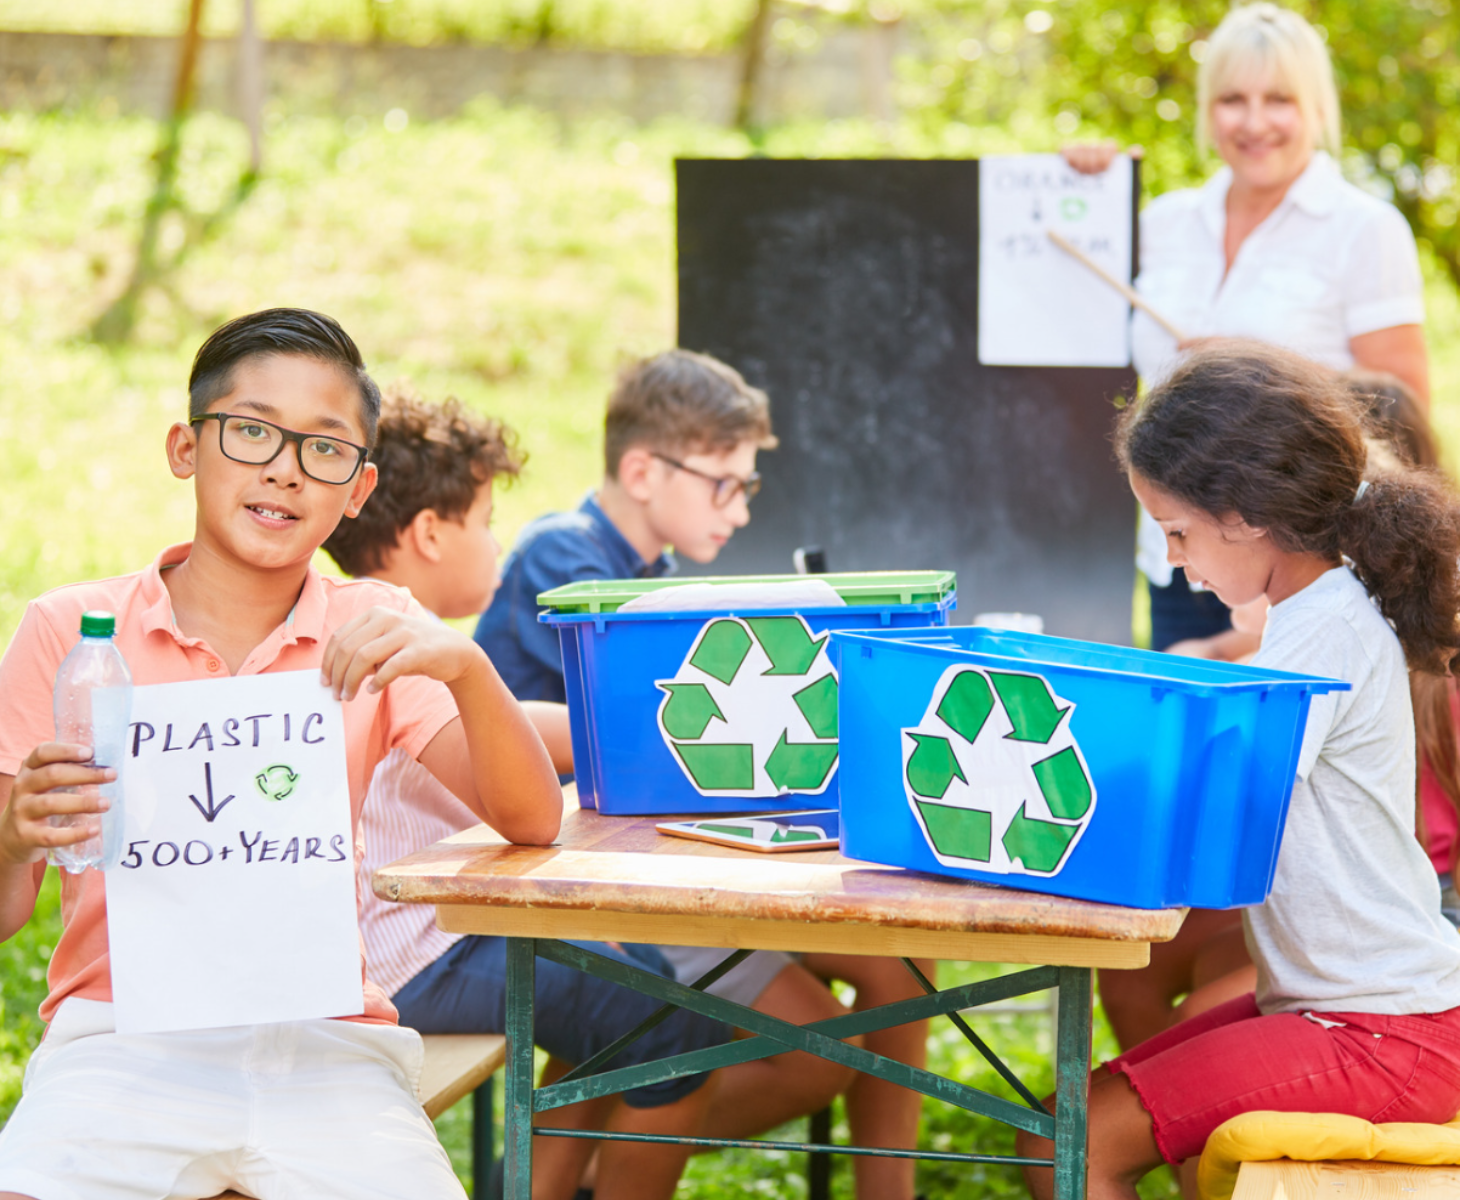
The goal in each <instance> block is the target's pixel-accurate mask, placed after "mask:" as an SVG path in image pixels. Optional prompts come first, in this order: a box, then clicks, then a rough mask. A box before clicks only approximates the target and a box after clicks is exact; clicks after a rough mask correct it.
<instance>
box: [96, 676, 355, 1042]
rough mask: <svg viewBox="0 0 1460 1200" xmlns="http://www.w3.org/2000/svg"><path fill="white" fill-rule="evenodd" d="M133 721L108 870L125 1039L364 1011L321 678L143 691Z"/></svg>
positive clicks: (350, 875) (346, 830) (344, 816)
mask: <svg viewBox="0 0 1460 1200" xmlns="http://www.w3.org/2000/svg"><path fill="white" fill-rule="evenodd" d="M132 722H133V724H132V731H131V737H130V739H129V741H128V745H127V757H126V760H125V765H124V767H123V773H122V784H123V788H124V793H125V797H126V800H125V832H124V835H123V836H124V846H123V855H122V861H121V864H120V865H119V866H116V867H113V868H111V869H110V870H108V871H107V872H106V893H107V926H108V933H109V937H110V946H111V972H112V995H113V1000H114V1002H115V1017H116V1025H117V1030H118V1032H120V1033H157V1032H166V1031H172V1030H183V1029H211V1028H220V1027H224V1026H233V1025H252V1024H263V1023H268V1022H275V1021H294V1020H307V1019H311V1018H318V1017H336V1016H349V1015H353V1014H355V1013H359V1012H360V1011H361V1009H362V1006H363V995H362V991H361V985H360V934H359V925H358V922H357V917H356V909H355V858H354V840H353V838H352V836H351V828H350V791H349V780H348V777H347V768H346V759H345V741H344V720H343V717H342V710H341V706H340V703H339V702H338V701H337V700H335V699H334V698H333V697H332V696H331V695H330V693H329V691H328V690H327V689H326V688H323V687H321V686H320V684H319V675H318V673H317V672H314V671H291V672H283V673H280V674H266V675H249V676H242V677H238V678H233V679H222V680H200V681H195V682H187V683H169V684H154V685H150V686H145V687H138V688H137V689H136V690H135V694H134V697H133V706H132ZM210 812H211V814H212V815H211V817H210V816H209V814H210Z"/></svg>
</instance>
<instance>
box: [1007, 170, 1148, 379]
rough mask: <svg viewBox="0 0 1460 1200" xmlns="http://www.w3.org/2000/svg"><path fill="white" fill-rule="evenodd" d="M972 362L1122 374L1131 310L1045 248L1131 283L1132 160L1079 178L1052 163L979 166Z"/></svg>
mask: <svg viewBox="0 0 1460 1200" xmlns="http://www.w3.org/2000/svg"><path fill="white" fill-rule="evenodd" d="M978 170H979V185H978V186H979V217H978V219H979V242H978V359H979V362H981V363H985V364H987V365H989V366H1024V367H1040V366H1049V367H1124V366H1128V365H1129V364H1130V334H1129V317H1130V305H1129V304H1127V303H1126V301H1125V299H1124V298H1123V297H1122V296H1121V295H1120V293H1119V292H1117V291H1116V290H1115V289H1114V288H1112V287H1111V286H1110V285H1109V284H1108V283H1106V282H1104V281H1103V280H1101V279H1100V278H1099V277H1098V276H1097V275H1095V273H1094V272H1092V271H1091V270H1090V269H1089V268H1088V267H1086V266H1084V265H1083V264H1081V263H1080V262H1078V261H1077V260H1076V259H1074V258H1072V257H1071V256H1070V255H1069V254H1067V253H1065V251H1063V250H1061V249H1060V248H1059V247H1058V246H1056V245H1055V244H1054V243H1053V242H1052V241H1050V240H1049V231H1050V230H1051V229H1052V230H1054V231H1055V232H1056V233H1058V234H1060V235H1061V236H1063V237H1064V238H1066V239H1067V240H1068V241H1069V242H1070V243H1071V244H1073V245H1074V246H1076V247H1077V248H1078V249H1080V250H1082V251H1084V253H1085V254H1087V255H1088V256H1089V257H1090V258H1091V259H1093V260H1094V261H1095V262H1097V263H1099V264H1100V265H1101V266H1102V267H1104V268H1105V269H1106V270H1107V271H1108V272H1110V274H1112V275H1114V276H1115V278H1117V279H1119V280H1120V281H1121V282H1122V283H1125V284H1129V283H1130V261H1131V196H1132V188H1133V186H1134V172H1133V170H1132V167H1131V160H1130V159H1129V158H1128V157H1126V156H1125V155H1120V156H1118V157H1117V158H1116V160H1115V162H1114V163H1113V164H1112V165H1111V166H1110V169H1109V170H1107V171H1106V172H1105V173H1104V174H1102V175H1082V174H1080V173H1079V172H1078V171H1075V170H1073V169H1072V168H1071V167H1070V166H1069V165H1068V164H1067V163H1066V162H1065V161H1064V159H1062V158H1061V157H1060V156H1059V155H1058V154H1028V155H1019V156H1013V157H993V158H984V159H980V160H979V168H978Z"/></svg>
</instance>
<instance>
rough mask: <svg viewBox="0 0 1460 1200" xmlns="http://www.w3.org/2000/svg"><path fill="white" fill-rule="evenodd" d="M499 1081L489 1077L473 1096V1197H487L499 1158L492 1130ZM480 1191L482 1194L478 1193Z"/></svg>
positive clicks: (495, 1132) (495, 1137) (495, 1135)
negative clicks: (494, 1096) (493, 1166)
mask: <svg viewBox="0 0 1460 1200" xmlns="http://www.w3.org/2000/svg"><path fill="white" fill-rule="evenodd" d="M496 1087H497V1080H496V1077H495V1076H489V1077H488V1078H487V1079H486V1080H485V1081H484V1082H483V1083H481V1084H480V1085H479V1086H478V1087H477V1090H476V1091H474V1092H473V1093H472V1094H471V1178H472V1192H473V1195H476V1194H480V1195H486V1190H487V1180H489V1179H490V1178H491V1177H492V1164H493V1163H494V1162H495V1161H496V1158H497V1131H496V1130H495V1129H493V1128H492V1125H493V1121H492V1109H493V1108H494V1107H495V1105H494V1104H493V1102H492V1095H493V1092H495V1091H496ZM478 1189H480V1192H478Z"/></svg>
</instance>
